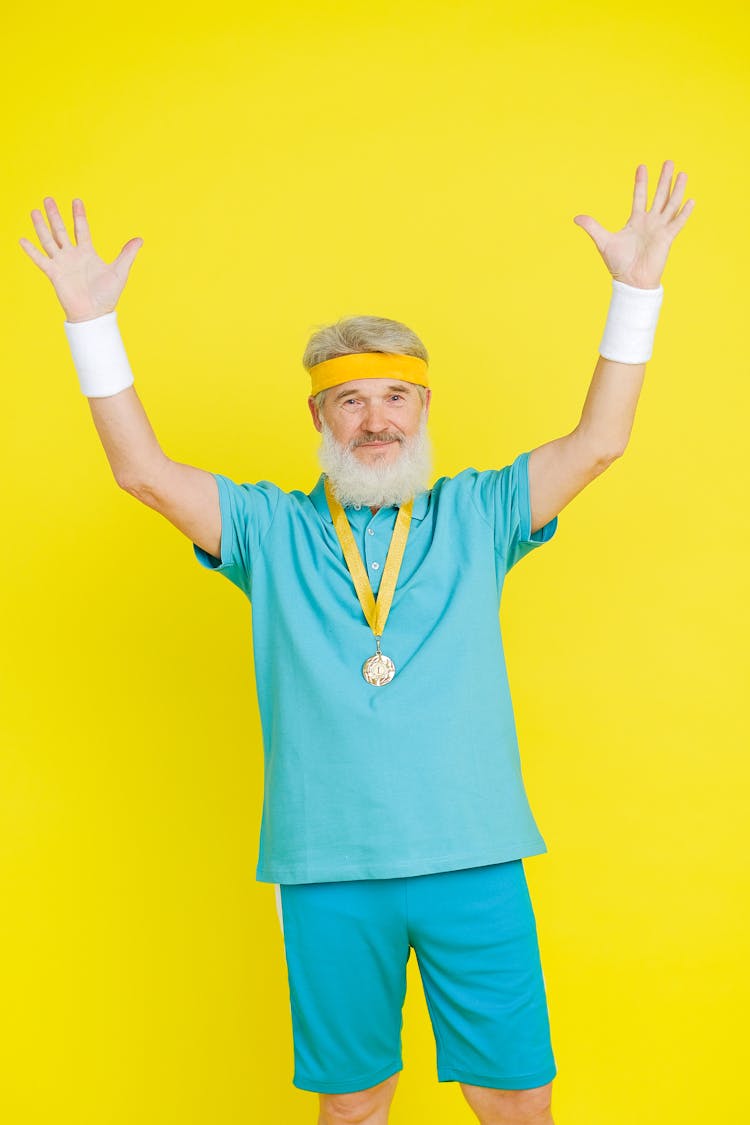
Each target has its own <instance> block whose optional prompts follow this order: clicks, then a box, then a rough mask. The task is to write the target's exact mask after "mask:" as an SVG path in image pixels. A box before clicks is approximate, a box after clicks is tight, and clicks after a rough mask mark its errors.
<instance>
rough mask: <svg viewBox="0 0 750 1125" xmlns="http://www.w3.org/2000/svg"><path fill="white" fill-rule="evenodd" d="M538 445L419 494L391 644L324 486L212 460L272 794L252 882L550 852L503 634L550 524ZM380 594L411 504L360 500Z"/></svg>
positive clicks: (369, 874)
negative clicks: (377, 629) (229, 470)
mask: <svg viewBox="0 0 750 1125" xmlns="http://www.w3.org/2000/svg"><path fill="white" fill-rule="evenodd" d="M528 459H529V453H521V454H519V456H518V457H517V458H516V459H515V461H513V463H512V464H510V465H506V466H505V468H503V469H497V470H490V471H486V472H478V471H477V470H475V469H466V470H464V471H463V472H461V473H459V474H458V475H457V476H455V477H441V478H440V479H439V480H438V481H436V482H435V484H434V485H433V487H432V488H431V489H430V490H429V491H426V492H422V493H420V494H419V495H418V496H416V497H415V500H414V512H413V515H412V520H411V529H410V532H409V538H408V541H407V544H406V551H405V553H404V559H403V563H402V566H401V571H400V574H399V579H398V584H397V587H396V591H395V594H394V597H393V603H392V606H391V611H390V615H389V617H388V621H387V623H386V626H385V630H384V632H383V639H382V642H381V644H382V649H383V652H384V653H385V654H386V655H387V656H390V658H391V659H392V660H393V661H394V663H395V665H396V675H395V678H394V679H393V680H392V681H391V682H390V683H389V684H386V685H385V686H383V687H372V686H371V685H370V684H368V683H367V682H366V681H365V679H364V678H363V676H362V671H361V669H362V664H363V662H364V660H365V659H366V658H367V657H368V656H371V655H372V654H373V653H374V651H375V640H374V638H373V634H372V632H371V630H370V627H369V626H368V624H367V622H366V621H365V618H364V615H363V613H362V609H361V607H360V604H359V600H358V598H357V595H356V593H355V590H354V585H353V583H352V579H351V576H350V574H349V571H348V569H347V566H346V563H345V561H344V557H343V553H342V551H341V547H340V545H339V541H338V538H337V536H336V532H335V529H334V527H333V521H332V519H331V515H330V512H329V510H328V505H327V503H326V498H325V491H324V477H323V476H321V477H320V478H319V480H318V482H317V484H316V485H315V487H314V488H313V490H312V492H310V493H309V494H306V493H304V492H301V491H292V492H284V491H283V490H282V489H280V488H278V487H277V486H276V485H275V484H271V483H270V482H269V481H259V482H258V483H257V484H237V483H236V482H234V481H233V480H230V479H229V478H228V477H226V476H224V475H223V474H221V473H213V474H212V475H213V476H214V478H215V480H216V483H217V486H218V490H219V503H220V506H221V558H220V559H219V558H215V557H214V556H213V555H210V554H209V553H208V552H207V551H205V550H203V549H202V548H201V547H199V546H197V544H195V543H194V544H193V549H194V552H195V555H196V557H197V559H198V562H199V563H200V564H201V565H202V566H204V567H206V568H208V569H210V570H214V571H217V572H218V573H220V574H224V575H225V576H226V577H227V578H228V579H229V580H230V581H231V582H233V583H234V585H236V586H237V587H239V589H240V590H242V592H243V593H244V594H245V595H246V596H247V598H248V599H249V600H250V602H251V603H252V637H253V652H254V662H255V679H256V687H257V693H258V704H259V708H260V718H261V724H262V730H263V752H264V797H263V813H262V819H261V828H260V842H259V855H258V864H257V869H256V879H257V880H258V881H260V882H264V883H315V882H329V881H340V880H349V879H389V878H395V877H400V876H407V875H423V874H429V873H431V872H437V871H449V870H454V869H459V868H466V867H479V866H482V865H484V864H491V863H501V862H504V861H505V860H511V859H518V858H520V857H522V856H529V855H537V854H539V853H541V852H546V850H547V847H546V844H545V842H544V840H543V838H542V836H541V835H540V833H539V830H538V828H537V826H536V823H535V821H534V818H533V816H532V813H531V809H530V807H529V803H528V800H527V797H526V793H525V789H524V784H523V779H522V774H521V765H520V759H519V750H518V742H517V737H516V729H515V721H514V716H513V708H512V704H511V697H510V690H509V686H508V677H507V673H506V666H505V657H504V654H503V644H502V638H501V635H500V621H499V609H500V598H501V594H502V590H503V583H504V580H505V575H506V574H507V573H508V571H509V570H510V569H511V567H513V566H515V564H516V563H517V562H519V561H520V560H521V559H522V558H524V557H525V556H526V555H527V554H529V553H530V552H531V551H532V550H534V549H535V548H536V547H539V546H540V545H541V544H542V543H546V542H547V541H548V540H549V539H551V538H552V536H553V535H554V533H555V531H556V528H557V517H555V518H554V519H552V520H551V521H550V522H549V523H547V524H546V525H545V526H544V527H543V528H540V529H539V530H538V531H536V532H535V533H534V534H533V535H532V534H531V530H530V529H531V510H530V503H529V479H528ZM346 512H347V516H348V518H349V522H350V524H351V527H352V531H353V533H354V538H355V541H356V543H357V546H358V547H359V550H360V553H361V555H362V558H363V561H364V563H365V567H366V569H367V573H368V575H369V577H370V581H371V584H372V588H373V592H374V593H375V594H377V592H378V589H379V586H380V579H381V576H382V573H383V566H384V564H385V560H386V554H387V551H388V546H389V544H390V540H391V533H392V531H393V527H394V524H395V521H396V514H397V509H396V508H395V507H391V508H383V509H381V510H380V511H378V512H376V514H375V515H373V514H372V512H371V511H370V509H369V508H367V507H363V508H359V509H355V508H347V509H346Z"/></svg>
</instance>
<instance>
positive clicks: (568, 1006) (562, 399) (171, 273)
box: [0, 0, 750, 1125]
mask: <svg viewBox="0 0 750 1125" xmlns="http://www.w3.org/2000/svg"><path fill="white" fill-rule="evenodd" d="M743 9H744V6H743V5H739V4H738V5H736V6H734V5H727V4H723V3H713V4H711V5H710V7H709V8H708V9H707V8H706V7H705V5H697V4H688V5H684V4H683V5H680V6H677V5H666V6H665V5H661V6H660V5H654V4H653V3H642V2H640V0H636V2H629V3H626V4H619V3H618V4H617V5H614V4H613V5H609V6H607V5H605V6H602V4H601V3H600V2H599V0H596V2H594V0H592V2H591V3H575V2H574V3H569V2H566V3H539V4H533V5H530V6H518V5H515V4H514V5H510V4H507V5H506V4H491V3H484V4H483V3H478V2H476V0H474V2H469V3H463V4H460V5H459V4H454V3H446V2H435V0H432V2H430V3H417V2H409V0H404V2H398V3H396V2H390V0H389V2H387V3H381V4H377V5H373V4H369V3H368V4H365V3H361V2H359V0H357V2H355V3H353V4H352V3H347V4H344V3H340V2H339V3H336V2H332V0H329V2H316V3H314V4H313V3H312V2H308V3H304V4H303V3H286V4H282V5H281V6H280V7H277V8H275V9H273V10H272V9H271V8H270V7H268V8H249V7H247V6H246V5H236V6H227V5H223V4H221V3H218V4H212V5H203V4H185V5H175V6H173V7H171V8H170V7H167V8H165V7H163V6H160V5H155V4H151V5H146V4H143V3H140V2H139V0H135V3H133V4H130V5H127V6H121V7H117V8H109V7H108V6H102V5H101V4H97V5H91V4H88V3H84V4H81V5H75V6H73V7H70V6H67V7H65V6H63V7H60V6H59V5H57V6H54V7H53V6H51V5H47V4H43V5H41V6H40V5H35V6H34V7H33V9H32V8H31V7H29V6H26V7H21V6H19V7H18V8H17V9H16V13H17V14H16V15H13V16H11V15H9V14H8V13H6V14H5V16H4V27H5V46H4V51H3V80H2V81H3V84H4V87H5V88H4V91H3V94H4V97H3V102H4V115H3V116H4V126H3V131H4V135H5V143H4V144H3V150H4V154H5V174H4V175H3V176H2V183H1V184H0V192H1V193H2V211H1V213H0V221H1V222H2V240H1V244H0V253H1V254H2V274H1V276H2V286H3V292H2V300H3V308H4V309H5V310H6V313H10V315H8V316H6V319H5V324H4V328H3V344H4V351H5V363H4V369H5V377H4V394H3V411H2V416H3V435H2V442H1V443H0V448H1V454H0V455H1V456H2V459H3V464H2V479H3V482H4V490H3V491H4V504H3V510H4V521H3V522H4V546H3V551H2V558H3V578H2V590H3V598H4V608H3V622H2V631H3V642H4V643H3V645H2V650H1V652H0V660H1V661H2V667H1V669H0V670H1V672H2V689H3V699H2V755H1V757H0V770H1V772H0V814H1V815H0V826H1V833H2V834H1V836H0V878H1V884H0V943H1V949H0V965H1V966H2V969H1V970H0V974H1V977H2V979H0V996H1V997H2V1001H1V1004H2V1017H1V1027H2V1032H1V1035H2V1043H1V1044H0V1117H2V1119H3V1120H4V1121H6V1122H8V1125H42V1123H43V1125H125V1123H127V1125H132V1123H134V1122H139V1123H142V1125H152V1123H153V1125H210V1123H214V1122H216V1123H218V1125H240V1123H246V1122H272V1123H274V1122H284V1123H297V1122H299V1123H303V1122H313V1121H314V1120H315V1116H316V1109H317V1096H316V1095H315V1094H312V1093H308V1092H303V1091H300V1090H297V1089H295V1088H294V1087H293V1086H292V1085H291V1075H292V1039H291V1022H290V1013H289V1006H288V993H287V980H286V970H285V964H284V960H283V947H282V944H281V935H280V931H279V926H278V921H277V917H276V912H275V905H274V899H273V889H272V887H271V886H270V885H269V884H260V883H256V882H255V881H254V869H255V861H256V852H257V836H258V829H259V823H260V808H261V784H262V777H261V765H262V755H261V748H260V735H259V727H258V718H257V712H256V703H255V694H254V686H253V681H252V654H251V649H250V636H249V625H250V610H249V607H248V603H247V602H246V601H245V599H244V598H243V596H242V595H241V594H240V592H239V591H238V590H236V589H235V588H234V587H232V586H231V585H230V584H229V583H228V582H225V581H224V580H222V579H220V578H217V577H213V576H211V575H209V574H208V573H206V572H204V571H202V570H201V569H200V568H199V566H198V564H197V562H195V561H194V559H193V552H192V547H191V545H190V543H189V541H187V540H186V539H185V538H184V537H182V536H181V535H180V533H179V532H177V531H176V530H175V529H174V528H173V527H172V526H171V525H170V524H169V523H168V522H167V521H165V520H163V519H161V518H159V517H158V516H157V515H156V514H155V513H153V512H152V511H150V510H149V509H147V508H145V507H143V506H141V505H139V504H138V503H137V501H135V500H134V499H133V498H131V497H130V496H128V495H127V494H125V493H124V492H121V491H119V490H118V488H117V487H116V485H115V483H114V480H113V478H112V476H111V473H110V470H109V467H108V465H107V462H106V458H105V457H104V454H103V451H102V448H101V446H100V444H99V442H98V439H97V436H96V432H95V430H94V428H93V425H92V422H91V418H90V414H89V410H88V406H87V403H86V401H85V400H84V398H83V396H82V395H81V393H80V391H79V389H78V384H77V380H76V377H75V372H74V370H73V367H72V364H71V361H70V357H69V353H68V350H67V345H66V342H65V338H64V333H63V329H62V322H63V314H62V311H61V309H60V307H59V305H58V304H57V302H56V299H55V296H54V293H53V291H52V289H51V287H50V285H49V283H48V282H47V280H46V279H45V278H44V277H43V275H42V274H41V273H40V272H39V271H38V270H37V269H36V267H35V266H34V265H33V263H32V262H31V261H30V260H29V259H28V258H27V257H26V256H25V255H24V253H23V252H22V250H21V249H20V248H19V246H18V238H19V237H21V236H27V237H33V230H32V227H31V222H30V219H29V211H30V210H31V208H32V207H41V205H42V199H43V197H44V196H45V195H46V194H51V195H53V196H55V198H56V199H57V200H58V202H59V203H60V206H61V209H62V210H63V212H64V214H65V216H66V217H69V215H70V201H71V199H72V198H73V196H76V195H80V196H81V197H82V198H83V199H84V201H85V202H86V204H87V207H88V211H89V218H90V222H91V226H92V230H93V234H94V239H95V244H96V245H97V247H98V249H99V250H100V252H101V253H102V254H103V255H104V256H105V257H107V258H109V259H111V258H112V257H114V256H115V254H116V253H117V252H118V251H119V249H120V247H121V246H122V244H123V243H124V242H125V241H126V240H127V239H128V238H130V237H132V236H134V235H139V236H141V237H143V238H144V240H145V242H144V246H143V249H142V250H141V251H140V254H139V256H138V259H137V261H136V263H135V266H134V268H133V272H132V274H131V277H130V280H129V282H128V285H127V287H126V290H125V293H124V296H123V298H122V301H121V303H120V324H121V327H122V331H123V335H124V338H125V340H126V343H127V347H128V351H129V355H130V360H131V364H132V366H133V369H134V371H135V373H136V386H137V389H138V391H139V394H140V395H141V398H142V400H143V402H144V405H145V407H146V409H147V411H148V413H149V417H150V418H151V421H152V423H153V426H154V428H155V430H156V432H157V434H158V436H159V439H160V441H161V443H162V446H163V448H164V449H165V451H166V452H167V453H168V454H169V455H170V456H172V457H174V458H175V459H177V460H181V461H186V462H188V463H191V464H195V465H198V466H201V467H203V468H205V469H209V470H214V471H219V472H223V473H226V474H228V475H230V476H232V477H233V478H234V479H235V480H240V481H243V480H250V481H254V480H258V479H261V478H268V479H271V480H274V481H276V482H277V483H278V484H279V485H281V486H282V487H286V488H292V487H304V488H305V489H308V488H310V487H312V484H313V483H314V481H315V479H316V477H317V474H318V465H317V461H316V458H315V450H316V447H317V435H316V434H315V433H314V431H313V428H312V425H311V422H310V420H309V417H308V414H307V407H306V403H305V399H306V393H307V383H306V378H305V375H304V372H303V371H302V367H301V362H300V360H301V355H302V352H303V349H304V345H305V343H306V340H307V338H308V335H309V333H310V332H311V331H312V330H313V329H314V328H315V327H316V326H317V325H320V324H323V323H328V322H330V321H333V320H335V319H336V318H338V317H339V316H343V315H351V314H358V313H374V314H377V315H382V316H388V317H393V318H396V319H399V320H403V321H405V322H406V323H407V324H409V325H410V326H412V327H413V328H414V329H415V330H416V331H417V332H418V333H419V334H420V336H421V337H422V338H423V340H424V341H425V343H426V345H427V347H428V350H429V352H430V356H431V373H432V382H433V386H434V398H433V410H432V416H431V430H432V435H433V440H434V444H435V451H436V458H435V471H436V475H439V474H443V473H448V474H451V473H454V472H456V471H459V470H461V469H462V468H465V467H466V466H467V465H473V466H475V467H477V468H490V467H493V466H494V467H499V466H502V465H504V464H507V463H509V462H510V461H511V460H512V459H513V457H514V456H516V455H517V454H518V453H519V452H521V451H522V450H525V449H531V448H533V447H534V446H536V445H539V444H541V443H542V442H545V441H548V440H550V439H551V438H554V437H557V436H559V435H561V434H562V433H565V432H568V431H569V430H570V429H571V428H572V427H573V426H574V425H575V424H576V422H577V420H578V417H579V415H580V409H581V406H582V404H583V399H584V397H585V392H586V389H587V387H588V384H589V380H590V378H591V375H592V372H593V369H594V365H595V362H596V356H597V347H598V343H599V340H600V338H601V331H602V328H603V325H604V319H605V315H606V310H607V305H608V301H609V294H610V282H609V276H608V274H607V271H606V267H605V266H604V264H603V262H602V261H601V259H600V257H599V255H598V253H597V251H596V248H595V246H594V244H593V242H592V241H591V240H590V239H589V236H588V235H587V234H586V233H585V232H584V231H583V230H581V229H579V228H578V227H577V226H575V224H574V223H573V216H574V215H576V214H579V213H589V214H592V215H594V217H596V218H597V219H599V220H600V221H601V222H602V223H603V224H604V225H605V226H607V227H609V228H611V229H616V228H619V227H620V226H622V225H623V224H624V222H625V221H626V219H627V216H628V214H629V211H630V204H631V198H632V185H633V177H634V174H635V168H636V166H637V164H638V163H641V162H643V163H646V164H647V166H648V170H649V204H650V201H651V198H652V195H653V189H654V187H655V183H656V179H657V176H658V172H659V169H660V167H661V164H662V162H663V161H664V160H665V159H667V158H672V159H674V160H675V172H676V171H678V170H680V169H685V170H686V171H687V172H688V174H689V180H688V189H687V196H686V197H688V196H692V197H694V198H695V199H696V201H697V202H696V207H695V211H694V213H693V215H692V217H691V219H690V221H689V222H688V225H687V227H686V228H685V229H684V231H683V232H682V233H681V234H680V235H679V236H678V239H677V241H676V243H675V244H674V246H673V249H672V253H671V256H670V260H669V263H668V266H667V270H666V273H665V277H664V285H665V300H664V306H663V309H662V314H661V320H660V324H659V329H658V334H657V340H656V347H655V353H654V358H653V360H652V362H651V363H650V364H649V366H648V369H647V372H646V383H645V388H644V391H643V394H642V396H641V401H640V404H639V409H638V415H637V418H636V423H635V427H634V431H633V436H632V439H631V442H630V445H629V447H628V449H627V451H626V453H625V456H624V457H623V458H622V459H621V460H619V461H618V462H616V463H615V464H614V465H613V466H612V467H611V468H610V469H609V470H608V471H607V472H606V473H605V474H604V475H603V476H602V477H600V478H599V479H598V480H597V481H596V482H595V483H594V484H592V485H591V486H590V487H589V488H588V489H587V490H586V491H585V492H584V493H583V494H581V495H580V496H579V497H578V498H577V499H576V500H575V501H574V502H573V503H572V504H571V505H570V506H569V507H568V508H567V509H565V510H564V512H563V513H562V514H561V517H560V524H559V530H558V533H557V536H556V537H555V540H554V541H553V542H552V543H551V544H549V545H547V546H546V547H544V548H543V549H541V550H539V551H538V552H536V553H535V554H534V555H533V556H532V557H531V558H530V559H528V560H527V561H525V562H523V563H522V564H521V565H519V567H518V568H517V569H516V570H515V571H514V572H513V574H512V576H511V577H510V578H509V580H508V584H507V586H506V590H505V597H504V602H503V608H502V613H501V619H502V622H503V629H504V637H505V645H506V655H507V660H508V665H509V673H510V678H511V688H512V691H513V698H514V704H515V708H516V717H517V723H518V729H519V738H520V743H521V754H522V761H523V768H524V776H525V780H526V784H527V788H528V791H529V796H530V800H531V804H532V808H533V810H534V813H535V816H536V818H537V821H538V823H539V826H540V828H541V831H542V834H543V835H544V837H545V840H546V842H547V844H548V847H549V852H548V854H546V855H544V856H540V857H535V858H533V859H530V860H527V861H526V865H525V866H526V871H527V877H528V880H529V884H530V888H531V894H532V900H533V902H534V905H535V910H536V916H537V925H538V932H539V939H540V945H541V951H542V958H543V966H544V971H545V977H546V981H547V990H548V1000H549V1006H550V1018H551V1025H552V1034H553V1046H554V1049H555V1054H556V1058H557V1063H558V1068H559V1074H558V1077H557V1079H556V1080H555V1084H554V1092H553V1110H554V1115H555V1120H556V1125H603V1123H605V1122H606V1125H633V1123H634V1122H637V1123H638V1125H663V1123H665V1122H670V1123H671V1122H674V1123H675V1125H677V1123H679V1125H689V1123H693V1122H696V1123H697V1122H700V1123H701V1125H703V1123H705V1122H707V1121H710V1122H719V1121H730V1120H731V1121H736V1120H740V1119H741V1117H742V1115H743V1114H744V1112H745V1106H746V1095H745V1092H744V1083H743V1081H742V1078H741V1075H742V1074H744V1070H745V1064H746V1050H747V1009H748V1000H749V999H750V998H749V997H748V973H747V968H746V960H747V954H748V937H749V935H748V924H747V894H748V865H747V859H746V855H747V843H748V842H747V837H746V833H745V823H746V819H747V789H746V785H747V780H748V762H747V750H748V729H747V720H746V696H747V657H746V653H747V636H748V625H749V624H750V622H749V621H748V609H747V605H748V584H747V580H746V574H747V564H748V558H747V547H748V525H747V511H746V494H747V486H748V474H747V469H746V464H747V462H746V437H747V424H746V418H747V412H748V407H749V406H750V400H749V395H748V370H747V351H748V348H747V341H746V338H745V337H746V325H747V260H748V250H749V247H748V237H747V200H746V194H747V182H748V171H749V169H748V156H747V151H748V148H747V121H748V113H749V112H750V105H749V104H748V103H749V100H750V99H749V98H748V84H747V57H748V56H747V52H748V25H747V16H746V15H745V14H743ZM467 643H470V638H469V639H467ZM403 1048H404V1061H405V1069H404V1071H403V1072H402V1075H401V1079H400V1083H399V1087H398V1090H397V1094H396V1099H395V1102H394V1107H393V1111H392V1115H391V1121H392V1122H393V1123H394V1125H407V1123H409V1125H411V1123H413V1122H416V1121H418V1120H422V1121H430V1122H445V1123H448V1122H450V1123H452V1125H453V1123H455V1125H458V1123H459V1122H470V1121H473V1120H475V1118H474V1115H473V1114H472V1112H471V1111H470V1110H469V1108H468V1106H467V1105H466V1104H465V1103H464V1101H463V1098H462V1096H461V1092H460V1089H459V1087H458V1085H456V1084H442V1085H439V1084H438V1082H437V1078H436V1072H435V1062H434V1041H433V1038H432V1032H431V1029H430V1025H429V1019H428V1015H427V1010H426V1005H425V1002H424V998H423V994H422V990H421V985H420V980H419V976H418V971H417V967H416V963H415V959H414V957H413V956H412V958H411V960H410V962H409V990H408V995H407V1001H406V1007H405V1010H404V1038H403Z"/></svg>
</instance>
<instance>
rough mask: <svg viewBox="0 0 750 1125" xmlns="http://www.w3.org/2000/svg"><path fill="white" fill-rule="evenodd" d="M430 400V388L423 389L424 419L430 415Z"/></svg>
mask: <svg viewBox="0 0 750 1125" xmlns="http://www.w3.org/2000/svg"><path fill="white" fill-rule="evenodd" d="M431 400H432V390H431V388H430V387H425V393H424V413H425V418H427V417H429V414H430V401H431Z"/></svg>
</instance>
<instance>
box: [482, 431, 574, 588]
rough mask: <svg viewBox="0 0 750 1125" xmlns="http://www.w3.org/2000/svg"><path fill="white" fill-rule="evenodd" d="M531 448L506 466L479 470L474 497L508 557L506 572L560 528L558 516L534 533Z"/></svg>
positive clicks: (498, 549)
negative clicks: (532, 523)
mask: <svg viewBox="0 0 750 1125" xmlns="http://www.w3.org/2000/svg"><path fill="white" fill-rule="evenodd" d="M529 456H530V451H527V452H525V453H519V455H518V457H516V459H515V461H513V463H512V464H510V465H506V466H505V468H503V469H491V470H489V471H487V472H483V473H477V475H476V479H475V482H474V483H475V487H474V490H473V493H474V498H475V501H476V503H477V504H478V506H479V507H480V510H481V511H482V512H483V514H484V515H485V518H486V519H487V520H488V522H489V523H490V524H491V526H492V527H493V528H494V534H495V551H496V552H497V554H498V555H499V556H500V558H501V559H503V560H504V561H505V570H506V573H507V572H508V571H509V570H510V569H511V567H514V566H515V565H516V563H517V562H519V560H520V559H522V558H523V557H524V556H525V555H528V554H529V553H530V552H531V551H533V550H534V549H535V548H536V547H541V545H542V543H548V542H549V540H550V539H551V538H552V537H553V535H554V534H555V532H556V531H557V516H554V517H553V518H552V519H551V520H550V521H549V522H548V523H546V524H545V525H544V527H540V528H538V530H537V531H535V532H534V534H533V535H532V534H531V495H530V491H529Z"/></svg>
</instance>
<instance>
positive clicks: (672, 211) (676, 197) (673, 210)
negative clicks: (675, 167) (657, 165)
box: [664, 172, 687, 219]
mask: <svg viewBox="0 0 750 1125" xmlns="http://www.w3.org/2000/svg"><path fill="white" fill-rule="evenodd" d="M686 183H687V172H679V173H678V175H677V179H676V180H675V182H674V190H673V191H672V194H671V195H670V197H669V199H668V201H667V203H666V205H665V207H664V216H665V217H666V218H667V219H673V218H674V217H675V215H676V214H677V212H678V211H679V209H680V204H681V203H682V197H683V195H684V194H685V184H686Z"/></svg>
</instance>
